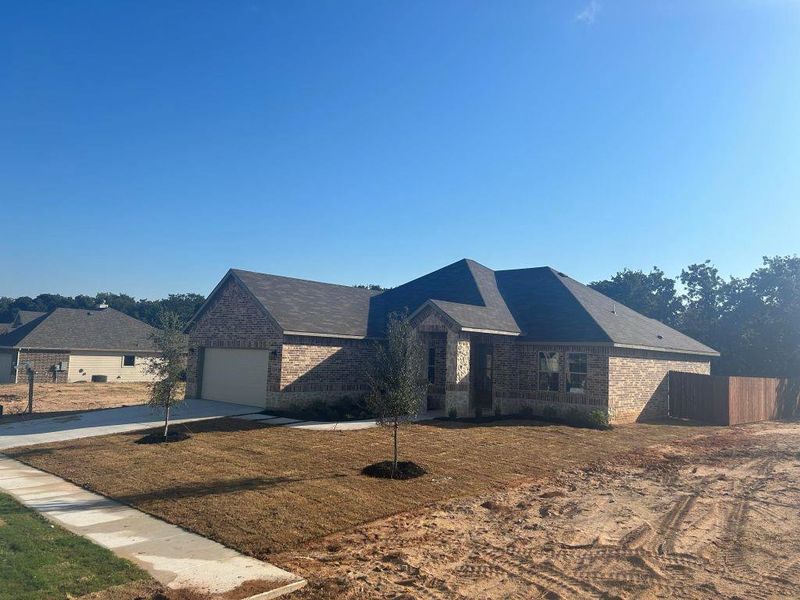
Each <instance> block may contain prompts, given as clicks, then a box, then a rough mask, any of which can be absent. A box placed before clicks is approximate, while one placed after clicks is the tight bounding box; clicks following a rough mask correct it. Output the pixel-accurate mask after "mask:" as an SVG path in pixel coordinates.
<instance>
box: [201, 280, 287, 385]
mask: <svg viewBox="0 0 800 600" xmlns="http://www.w3.org/2000/svg"><path fill="white" fill-rule="evenodd" d="M282 344H283V333H282V332H281V330H280V328H279V327H278V326H277V324H276V323H275V322H274V321H273V320H272V319H271V318H270V317H268V316H267V315H265V314H264V311H263V310H262V309H261V308H260V307H259V306H258V305H257V304H256V303H255V301H254V300H253V298H252V297H251V296H250V294H249V293H248V292H247V291H246V290H244V289H243V288H242V287H241V286H240V285H239V284H238V283H236V281H235V280H234V279H233V278H231V279H228V281H227V282H226V283H225V284H224V285H223V287H222V288H221V289H220V290H218V292H217V293H216V294H215V296H214V297H213V298H212V299H211V302H210V303H209V305H208V306H207V307H206V309H205V311H204V312H203V314H202V315H200V317H199V318H198V319H197V320H196V321H195V322H194V323H193V324H192V326H191V329H190V330H189V357H188V361H187V365H186V397H187V398H196V397H197V396H198V394H199V392H200V389H199V383H200V381H199V380H200V378H201V377H202V373H201V372H200V370H199V369H198V366H199V365H198V363H199V358H200V355H201V349H202V348H261V349H268V350H274V351H275V353H276V356H271V357H270V360H269V367H268V368H269V373H268V374H267V387H268V391H269V392H277V391H279V389H280V377H281V346H282Z"/></svg>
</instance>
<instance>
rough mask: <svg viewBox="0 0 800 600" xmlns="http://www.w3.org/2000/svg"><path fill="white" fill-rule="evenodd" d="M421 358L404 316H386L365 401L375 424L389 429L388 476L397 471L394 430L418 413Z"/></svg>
mask: <svg viewBox="0 0 800 600" xmlns="http://www.w3.org/2000/svg"><path fill="white" fill-rule="evenodd" d="M423 359H424V356H423V350H422V345H421V344H420V342H419V339H418V337H417V333H416V331H414V328H413V327H412V326H411V322H410V321H409V319H408V315H399V314H392V315H390V316H389V321H388V323H387V326H386V339H385V340H384V341H383V342H377V343H376V347H375V356H374V359H373V361H372V363H371V365H370V368H369V370H368V380H369V386H370V394H369V396H368V397H367V402H368V404H369V407H370V409H371V410H372V412H374V414H375V416H376V417H377V421H378V423H379V424H380V425H383V426H386V427H391V428H392V435H393V437H394V440H393V441H394V454H393V457H392V477H394V475H395V473H396V471H397V430H398V429H399V427H400V424H401V423H403V422H405V421H408V420H410V419H411V418H413V417H414V416H415V415H416V414H417V413H418V412H419V409H420V405H421V402H422V398H423V395H424V392H425V388H426V385H425V382H424V381H423V378H422V367H423Z"/></svg>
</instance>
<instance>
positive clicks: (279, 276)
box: [230, 268, 386, 295]
mask: <svg viewBox="0 0 800 600" xmlns="http://www.w3.org/2000/svg"><path fill="white" fill-rule="evenodd" d="M230 271H232V272H234V273H252V274H253V275H260V276H262V277H277V278H279V279H291V280H292V281H302V282H303V283H316V284H318V285H330V286H335V287H340V288H346V289H350V290H356V291H358V292H369V293H370V294H372V295H377V294H375V292H377V293H378V294H380V293H383V292H385V291H386V290H371V289H368V288H362V287H358V286H357V285H347V284H346V283H329V282H327V281H317V280H316V279H304V278H303V277H289V276H288V275H276V274H274V273H261V272H259V271H250V270H248V269H234V268H231V269H230Z"/></svg>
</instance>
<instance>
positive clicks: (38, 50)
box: [0, 0, 800, 298]
mask: <svg viewBox="0 0 800 600" xmlns="http://www.w3.org/2000/svg"><path fill="white" fill-rule="evenodd" d="M0 56H2V59H0V208H2V214H3V219H2V228H1V229H0V252H1V253H2V260H1V261H0V295H14V296H16V295H21V294H27V295H35V294H38V293H41V292H58V293H63V294H75V293H80V292H86V293H93V292H96V291H124V292H128V293H131V294H133V295H135V296H137V297H151V298H153V297H158V296H162V295H165V294H167V293H168V292H182V291H197V292H201V293H207V292H208V291H209V290H210V289H211V288H212V287H213V286H214V284H215V283H216V282H217V281H218V280H219V278H220V277H221V276H222V274H223V273H224V272H225V271H226V270H227V269H228V268H229V267H239V268H245V269H252V270H257V271H264V272H268V273H276V274H284V275H291V276H296V277H305V278H311V279H319V280H323V281H332V282H339V283H359V282H362V283H366V282H376V283H381V284H385V285H396V284H398V283H401V282H403V281H404V280H407V279H410V278H412V277H414V276H416V275H420V274H423V273H425V272H427V271H430V270H432V269H435V268H437V267H440V266H443V265H445V264H447V263H449V262H452V261H454V260H457V259H459V258H462V257H465V256H466V257H471V258H474V259H476V260H478V261H479V262H482V263H484V264H486V265H488V266H490V267H493V268H498V269H500V268H513V267H523V266H539V265H545V264H547V265H552V266H554V267H557V268H559V269H561V270H563V271H565V272H567V273H569V274H570V275H572V276H574V277H576V278H578V279H580V280H584V281H589V280H593V279H598V278H603V277H606V276H609V275H610V274H612V273H614V272H615V271H617V270H618V269H621V268H622V267H631V268H644V269H649V268H650V267H651V266H652V265H659V266H661V267H663V268H664V269H665V270H666V271H667V272H668V273H671V274H675V273H677V272H679V270H680V268H681V267H682V266H685V265H686V264H688V263H691V262H698V261H702V260H704V259H706V258H711V259H712V260H714V261H715V262H716V264H717V265H718V266H719V267H720V269H721V271H722V272H723V273H724V274H735V275H742V274H746V273H749V272H750V271H751V270H752V269H753V268H754V267H755V266H757V265H758V264H759V263H760V259H761V256H762V255H764V254H768V255H774V254H793V253H795V252H797V251H798V249H800V243H799V242H798V239H800V2H797V1H793V0H703V1H702V2H698V1H696V0H686V1H659V0H653V1H648V2H642V1H630V2H623V1H616V0H597V1H596V2H590V1H588V0H578V1H558V2H552V1H549V0H548V1H545V0H542V1H540V2H533V1H505V0H491V1H489V0H485V1H480V2H471V1H466V0H453V1H449V2H445V1H436V0H434V1H430V0H425V1H403V2H398V1H388V0H387V1H378V0H363V1H358V2H356V1H347V0H336V1H330V2H325V1H318V2H306V1H300V0H291V1H270V2H267V1H259V0H243V1H236V0H229V1H225V2H221V1H220V2H200V1H195V0H192V1H186V2H171V1H167V0H151V1H130V2H121V1H109V0H98V1H96V2H88V1H74V2H62V1H60V0H55V1H52V2H40V1H35V0H23V1H19V2H9V1H5V2H3V5H2V18H0Z"/></svg>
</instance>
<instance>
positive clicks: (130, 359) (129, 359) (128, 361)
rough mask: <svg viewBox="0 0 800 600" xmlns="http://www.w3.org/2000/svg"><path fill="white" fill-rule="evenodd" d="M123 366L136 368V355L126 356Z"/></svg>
mask: <svg viewBox="0 0 800 600" xmlns="http://www.w3.org/2000/svg"><path fill="white" fill-rule="evenodd" d="M122 366H123V367H135V366H136V355H135V354H125V355H123V356H122Z"/></svg>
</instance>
